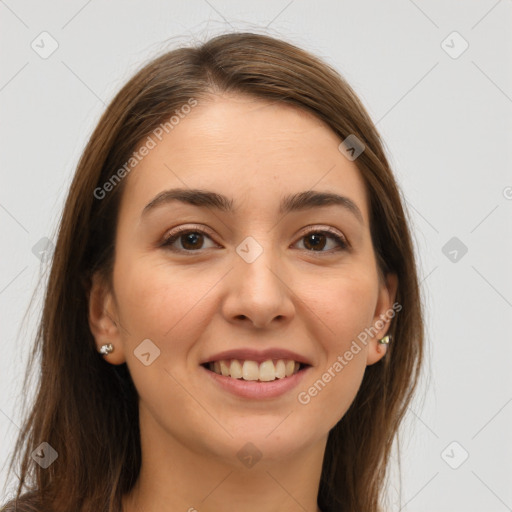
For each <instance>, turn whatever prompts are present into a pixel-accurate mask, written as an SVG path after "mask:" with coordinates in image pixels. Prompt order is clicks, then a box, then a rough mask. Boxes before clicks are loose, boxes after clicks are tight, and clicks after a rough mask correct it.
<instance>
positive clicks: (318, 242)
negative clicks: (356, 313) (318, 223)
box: [306, 234, 325, 249]
mask: <svg viewBox="0 0 512 512" xmlns="http://www.w3.org/2000/svg"><path fill="white" fill-rule="evenodd" d="M322 238H324V243H323V244H322V240H321V239H322ZM311 239H313V243H312V244H309V240H311ZM306 240H308V244H309V245H311V246H312V247H314V248H318V247H320V249H323V247H324V245H325V235H321V234H320V235H319V234H312V235H308V236H307V237H306Z"/></svg>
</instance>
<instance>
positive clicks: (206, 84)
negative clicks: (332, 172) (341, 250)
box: [8, 33, 424, 512]
mask: <svg viewBox="0 0 512 512" xmlns="http://www.w3.org/2000/svg"><path fill="white" fill-rule="evenodd" d="M222 92H226V93H229V92H232V93H237V94H246V95H250V96H251V97H253V98H261V99H264V100H266V101H269V100H270V101H273V102H276V103H277V102H282V103H283V104H286V105H292V106H294V107H296V108H298V109H302V110H304V111H307V112H310V113H313V114H314V115H315V116H317V118H319V119H321V120H323V121H324V122H325V123H326V124H327V125H328V126H329V127H330V128H331V129H332V131H333V132H335V133H336V134H337V135H338V136H339V137H340V138H341V139H345V138H346V137H347V136H349V135H351V134H353V135H355V136H356V137H357V138H358V139H359V140H360V141H362V142H363V144H364V146H365V150H364V151H363V153H361V154H360V156H359V157H358V158H357V159H356V160H355V161H354V163H355V165H356V166H357V168H358V170H359V171H360V173H361V176H362V178H363V179H364V182H365V186H366V188H367V191H368V197H369V208H370V231H371V237H372V243H373V247H374V250H375V254H376V258H377V263H378V268H379V271H380V272H381V274H382V275H385V274H386V273H387V272H393V273H395V274H396V275H397V277H398V290H397V296H396V301H397V302H398V303H399V304H400V305H401V306H402V309H401V311H400V313H399V314H398V315H396V316H395V317H394V318H393V319H392V321H391V324H390V330H389V331H388V334H391V335H392V340H393V341H392V343H391V344H390V345H389V347H388V351H387V354H386V356H385V357H384V358H383V359H381V360H380V361H379V362H378V363H375V364H373V365H371V366H369V367H367V368H366V371H365V374H364V378H363V381H362V384H361V387H360V389H359V391H358V393H357V395H356V398H355V400H354V401H353V403H352V404H351V406H350V408H349V410H348V411H347V412H346V414H345V415H344V417H343V418H342V419H341V420H340V421H339V422H338V424H337V425H335V426H334V427H333V428H332V429H331V431H330V432H329V435H328V440H327V446H326V451H325V456H324V462H323V467H322V474H321V480H320V488H319V494H318V505H319V506H320V508H322V509H323V510H326V511H327V510H329V511H337V512H356V511H361V510H364V511H365V512H377V511H379V510H381V503H382V496H383V492H384V482H385V480H386V477H387V469H388V466H389V461H390V455H391V449H392V445H393V442H394V440H395V438H396V436H397V434H398V429H399V426H400V424H401V421H402V419H403V417H404V415H405V412H406V410H407V407H408V405H409V403H410V401H411V399H412V396H413V393H414V391H415V389H416V387H417V382H418V377H419V373H420V370H421V362H422V358H423V339H424V332H423V329H424V324H423V313H422V301H421V297H420V289H419V283H418V275H417V267H416V261H415V255H414V248H413V244H412V239H411V233H410V230H409V221H408V219H407V217H406V215H405V211H404V207H403V199H402V196H401V192H400V190H399V188H398V186H397V183H396V181H395V178H394V176H393V173H392V170H391V168H390V165H389V163H388V160H387V158H386V155H385V153H384V149H383V144H382V141H381V139H380V136H379V134H378V132H377V130H376V128H375V126H374V124H373V122H372V121H371V119H370V117H369V115H368V113H367V112H366V110H365V108H364V106H363V104H362V103H361V101H360V100H359V99H358V97H357V96H356V94H355V93H354V91H353V90H352V89H351V87H350V86H349V85H348V83H347V82H346V81H345V79H344V78H343V77H342V76H340V74H338V72H336V71H335V70H334V69H333V68H332V67H331V66H329V65H328V64H326V63H325V62H323V61H322V60H321V59H319V58H318V57H316V56H314V55H311V54H310V53H308V52H306V51H304V50H302V49H300V48H297V47H296V46H294V45H292V44H290V43H287V42H284V41H282V40H279V39H276V38H273V37H270V36H268V35H259V34H253V33H230V34H224V35H221V36H217V37H215V38H213V39H210V40H209V41H207V42H205V43H202V44H200V45H196V46H190V47H182V48H178V49H175V50H172V51H168V52H166V53H164V54H162V55H161V56H158V57H157V58H155V59H154V60H152V61H151V62H150V63H148V64H146V65H145V66H144V67H142V68H141V69H140V70H139V71H138V72H137V73H136V74H135V75H134V76H133V77H132V78H131V79H130V80H129V81H128V82H127V83H126V85H124V87H123V88H122V89H121V90H120V91H119V92H118V94H117V95H116V96H115V97H114V99H113V100H112V101H111V103H110V104H109V106H108V107H107V108H106V111H105V112H104V114H103V115H102V117H101V119H100V121H99V123H98V125H97V127H96V129H95V130H94V132H93V134H92V136H91V137H90V139H89V141H88V143H87V146H86V148H85V150H84V152H83V154H82V156H81V158H80V161H79V163H78V166H77V169H76V173H75V175H74V178H73V182H72V184H71V187H70V191H69V194H68V196H67V200H66V203H65V206H64V210H63V215H62V219H61V222H60V226H59V232H58V237H57V241H56V246H55V251H54V257H53V261H52V262H51V271H50V275H49V280H48V285H47V288H46V294H45V298H44V307H43V312H42V317H41V322H40V324H39V328H38V332H37V335H36V339H35V343H34V346H33V349H32V352H31V358H30V361H29V365H28V367H27V372H30V371H31V370H30V368H31V366H33V364H34V361H35V360H36V359H37V358H38V357H39V358H40V375H39V383H38V388H37V393H36V396H35V399H34V403H33V404H31V409H30V411H29V412H28V413H26V418H25V421H24V423H23V426H22V429H21V432H20V434H19V437H18V439H17V442H16V445H15V447H14V450H13V456H12V459H11V470H12V472H13V473H14V472H15V468H16V467H17V468H18V469H17V470H16V473H17V477H18V478H19V482H18V485H17V492H16V496H15V498H14V499H13V500H12V502H11V503H10V505H9V507H12V508H8V510H19V511H28V510H40V511H42V510H44V511H51V512H69V511H70V510H72V511H73V512H92V511H94V512H117V511H118V510H121V503H122V502H121V498H122V496H123V495H124V494H125V493H127V492H128V491H129V490H130V489H131V487H132V486H133V485H134V483H135V481H136V480H137V477H138V474H139V469H140V464H141V448H140V432H139V423H138V419H139V418H138V396H137V392H136V389H135V387H134V384H133V382H132V380H131V378H130V375H129V372H128V370H127V367H126V364H122V365H119V366H113V365H110V364H109V363H107V362H106V361H104V360H103V358H102V357H101V356H99V355H98V353H97V351H96V347H95V342H94V338H93V336H92V334H91V332H90V329H89V324H88V300H89V292H90V287H91V278H92V275H93V273H95V272H96V271H98V272H100V273H101V274H102V276H104V277H105V279H107V280H108V282H109V283H110V282H111V281H110V279H111V276H112V269H113V262H114V240H115V229H116V223H117V216H118V209H119V204H120V198H121V196H122V193H123V189H124V183H125V180H120V182H119V183H116V186H114V187H112V190H111V191H109V193H108V194H105V195H104V197H102V196H101V195H100V194H99V193H98V189H100V188H101V187H102V186H104V184H105V183H107V182H109V181H110V183H113V181H112V180H113V179H116V173H117V178H119V169H121V168H122V166H123V165H124V164H125V163H126V162H128V161H129V160H130V158H131V157H132V155H133V153H134V151H136V150H137V148H138V147H139V146H140V144H141V141H144V140H145V139H147V137H148V136H149V135H150V134H151V133H152V132H153V130H155V129H156V128H157V127H158V126H159V125H160V124H161V123H163V122H165V121H166V120H168V119H169V118H170V117H171V116H172V115H174V113H175V112H176V110H178V111H179V109H180V108H181V107H182V106H183V105H186V104H187V103H189V101H190V100H191V99H195V100H196V101H198V102H199V103H200V102H201V101H202V100H205V101H208V98H211V97H212V96H213V95H215V94H217V93H222ZM118 181H119V180H118ZM42 442H47V443H49V444H50V445H51V446H52V447H53V448H55V450H56V451H57V452H58V463H54V464H52V465H51V466H50V467H48V468H47V469H43V468H42V467H41V466H40V465H39V464H36V463H35V462H34V460H33V459H32V457H31V453H32V452H33V450H34V449H35V448H36V447H38V446H39V445H40V444H41V443H42ZM31 507H33V508H31Z"/></svg>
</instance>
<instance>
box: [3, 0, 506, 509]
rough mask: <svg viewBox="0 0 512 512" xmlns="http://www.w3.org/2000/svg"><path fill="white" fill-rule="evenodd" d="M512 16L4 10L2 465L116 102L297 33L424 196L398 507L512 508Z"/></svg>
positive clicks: (416, 8) (68, 6)
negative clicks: (420, 314) (65, 245)
mask: <svg viewBox="0 0 512 512" xmlns="http://www.w3.org/2000/svg"><path fill="white" fill-rule="evenodd" d="M511 14H512V1H511V0H501V1H495V0H485V1H478V2H477V1H465V2H455V1H448V2H447V1H440V0H438V1H433V2H426V1H421V2H420V0H416V1H412V0H393V1H387V2H379V1H372V2H355V1H351V2H335V1H323V2H322V1H320V2H305V1H304V0H292V1H290V0H283V1H273V2H270V1H259V2H256V1H251V2H235V1H234V0H231V1H225V0H211V1H207V0H193V1H188V2H177V1H167V2H164V1H153V2H142V1H132V2H122V1H121V0H115V1H110V2H100V1H99V0H89V1H77V0H73V1H67V2H64V1H53V2H37V1H34V0H32V1H27V2H20V1H15V0H5V1H3V0H0V41H1V45H2V48H3V51H2V53H1V70H2V71H1V75H0V76H1V78H0V108H1V119H2V123H1V126H0V129H1V136H0V141H1V153H0V154H1V166H0V172H1V173H2V175H1V184H2V186H1V189H0V226H1V241H2V242H1V243H2V267H1V270H0V315H1V319H0V322H1V324H0V325H1V328H2V332H1V346H2V357H1V358H0V439H2V443H1V447H0V465H2V464H4V463H5V461H6V460H7V455H8V454H10V449H11V447H12V444H13V441H14V438H15V435H16V433H17V430H18V425H19V424H20V422H19V410H18V404H19V391H20V386H21V384H22V382H23V376H24V366H25V361H26V357H27V354H28V348H29V345H30V343H31V339H32V335H33V332H34V328H35V325H36V321H37V319H38V318H39V314H40V308H41V297H42V288H40V289H39V292H38V293H36V295H35V297H34V305H33V308H32V310H31V314H30V315H29V316H28V317H27V319H26V321H25V322H24V323H23V322H22V320H23V315H24V313H25V310H26V308H27V306H28V304H29V300H30V298H31V296H32V293H33V291H34V289H35V288H36V285H37V282H38V280H39V279H40V278H41V280H42V281H41V283H42V284H43V285H44V282H45V279H46V277H47V270H48V265H47V263H45V259H44V257H42V256H41V251H43V252H44V249H45V247H47V246H48V242H45V241H44V240H43V241H41V239H44V238H45V237H46V238H48V239H50V240H55V228H56V225H57V221H58V219H59V216H60V211H61V208H62V206H63V201H64V199H65V196H66V193H67V189H68V186H69V184H70V180H71V177H72V174H73V172H74V168H75V166H76V164H77V161H78V158H79V155H80V154H81V151H82V150H83V148H84V145H85V143H86V141H87V138H88V136H89V135H90V133H91V131H92V129H93V127H94V126H95V124H96V122H97V121H98V120H99V116H100V114H101V113H102V111H103V110H104V108H105V105H106V104H107V103H108V101H110V99H111V98H112V97H113V95H114V94H115V93H116V91H117V90H119V88H120V87H121V86H122V85H123V84H124V82H125V81H126V80H127V79H128V78H129V77H130V76H131V75H132V74H133V73H134V72H135V71H136V70H137V69H138V68H139V67H140V66H141V64H142V63H143V62H145V61H147V60H148V59H150V58H151V57H152V56H154V55H156V54H157V53H159V52H161V51H163V50H165V49H166V48H171V47H174V46H175V45H177V44H179V43H180V42H182V43H187V42H189V41H190V39H191V38H196V39H200V40H205V39H207V38H209V37H210V36H213V35H216V34H218V33H221V32H225V31H230V30H235V29H236V30H241V29H243V30H251V31H256V32H262V33H268V34H271V35H275V36H278V37H283V38H285V39H287V40H288V41H290V42H293V43H295V44H297V45H299V46H302V47H304V48H306V49H308V50H310V51H312V52H314V53H316V54H317V55H319V56H321V57H323V58H324V59H325V60H327V62H329V63H330V64H331V65H333V66H334V67H335V68H336V69H338V70H339V71H340V72H341V73H342V74H343V75H344V76H345V77H346V78H347V80H348V81H349V83H350V84H351V85H352V86H353V87H354V89H355V90H356V92H357V93H358V94H359V96H360V97H361V99H362V100H363V102H364V104H365V105H366V107H367V108H368V110H369V112H370V114H371V116H372V117H373V119H374V121H375V122H376V123H377V127H378V129H379V131H380V132H381V134H382V136H383V138H384V141H385V142H386V146H387V150H388V154H389V157H390V160H391V164H392V166H393V168H394V170H395V172H396V175H397V178H398V180H399V183H400V185H401V187H402V190H403V192H404V194H405V196H406V198H407V206H408V209H409V212H410V215H411V217H412V221H413V229H414V236H415V243H416V249H417V252H418V260H419V265H420V269H421V279H422V285H421V286H422V290H423V293H424V297H425V303H426V312H427V318H426V321H427V344H428V349H427V352H428V354H427V356H428V360H429V361H428V363H427V367H426V372H425V378H424V379H423V381H422V389H421V392H420V394H419V395H418V398H417V400H416V401H415V403H414V404H413V406H412V408H411V410H410V413H409V415H408V417H407V421H406V424H405V426H404V429H403V433H402V436H401V453H402V463H403V464H402V483H401V484H400V482H399V480H398V478H397V476H396V469H397V466H396V464H395V465H394V466H393V468H394V471H393V474H392V478H391V480H390V482H389V500H390V506H389V510H393V511H398V510H404V511H409V512H411V511H418V512H420V511H421V512H423V511H433V510H435V511H439V512H442V511H447V512H448V511H449V512H456V511H464V512H470V511H485V512H502V511H505V510H512V487H511V486H510V482H511V481H512V436H511V435H510V432H511V431H512V372H510V365H511V362H512V343H511V336H510V323H509V322H511V320H512V271H511V261H512V223H511V222H510V219H511V218H512V173H511V171H510V164H511V161H512V158H511V153H512V143H511V141H510V133H511V118H512V67H511V66H510V63H511V62H512V61H511V55H512V35H511V34H512V31H511V30H510V28H511ZM44 31H46V32H48V33H49V34H50V36H40V34H41V33H42V32H44ZM454 31H456V32H458V33H459V34H460V36H457V35H453V34H452V33H453V32H454ZM451 34H452V35H451ZM44 38H45V39H44ZM42 39H43V42H41V40H42ZM52 39H53V40H55V41H56V42H57V44H58V48H57V49H56V50H55V52H54V53H52V54H51V55H49V56H46V55H44V56H46V57H47V58H43V57H42V56H41V55H40V53H41V52H43V51H48V50H49V49H51V44H55V43H52ZM443 41H445V42H444V43H443ZM464 41H466V42H467V44H468V45H469V46H468V48H467V49H466V50H465V51H464V52H463V53H461V54H460V55H458V54H459V53H460V51H461V50H462V49H463V48H464V45H465V43H464ZM31 45H34V46H35V47H36V48H37V50H38V51H39V53H37V52H36V51H35V50H34V49H33V48H32V47H31ZM36 45H37V46H36ZM43 45H44V49H43V48H42V47H43ZM453 237H456V240H452V241H451V242H450V243H449V244H448V245H446V244H447V243H448V242H449V241H450V240H451V239H452V238H453ZM34 246H36V249H35V250H33V248H34ZM464 247H466V248H467V253H465V254H464V250H465V249H464ZM38 249H39V250H38ZM50 251H51V244H50ZM454 251H456V252H454ZM38 254H39V256H37V255H38ZM46 261H47V260H46ZM453 442H455V443H456V444H452V443H453ZM466 455H468V458H467V459H466V460H464V458H465V456H466ZM6 476H7V475H6V470H5V467H4V468H3V471H2V473H1V475H0V484H2V485H3V483H4V481H6ZM12 486H13V483H11V484H9V485H8V489H7V491H8V492H9V490H10V489H12ZM400 489H401V493H400V492H399V491H400ZM400 494H401V501H399V495H400Z"/></svg>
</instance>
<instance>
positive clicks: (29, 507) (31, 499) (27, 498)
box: [0, 492, 46, 512]
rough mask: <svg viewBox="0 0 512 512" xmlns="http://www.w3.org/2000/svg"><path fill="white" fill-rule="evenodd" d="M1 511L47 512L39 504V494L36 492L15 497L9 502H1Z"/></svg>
mask: <svg viewBox="0 0 512 512" xmlns="http://www.w3.org/2000/svg"><path fill="white" fill-rule="evenodd" d="M0 512H46V511H44V510H43V509H42V508H41V507H40V504H39V495H38V493H36V492H29V493H26V494H23V495H22V496H20V497H19V498H18V499H17V500H15V499H13V500H11V501H9V502H8V503H6V504H4V505H2V504H0Z"/></svg>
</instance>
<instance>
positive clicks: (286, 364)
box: [203, 359, 307, 382]
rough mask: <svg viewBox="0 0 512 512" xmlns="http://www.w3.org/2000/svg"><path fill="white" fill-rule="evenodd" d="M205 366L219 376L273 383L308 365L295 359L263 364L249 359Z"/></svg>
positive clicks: (223, 361) (210, 363) (212, 362)
mask: <svg viewBox="0 0 512 512" xmlns="http://www.w3.org/2000/svg"><path fill="white" fill-rule="evenodd" d="M203 366H204V367H205V368H207V369H208V370H210V371H212V372H214V373H216V374H217V375H222V376H224V377H230V378H232V379H242V380H246V381H260V382H271V381H274V380H276V379H284V378H285V377H291V376H292V375H295V374H296V373H297V372H298V371H300V370H301V369H302V367H306V366H307V365H305V364H302V363H299V362H297V361H294V360H293V359H274V360H273V359H267V360H266V361H263V362H261V363H258V362H257V361H251V360H249V359H246V360H239V359H231V360H230V359H222V360H220V361H211V362H209V363H205V364H204V365H203Z"/></svg>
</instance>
